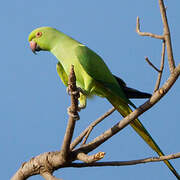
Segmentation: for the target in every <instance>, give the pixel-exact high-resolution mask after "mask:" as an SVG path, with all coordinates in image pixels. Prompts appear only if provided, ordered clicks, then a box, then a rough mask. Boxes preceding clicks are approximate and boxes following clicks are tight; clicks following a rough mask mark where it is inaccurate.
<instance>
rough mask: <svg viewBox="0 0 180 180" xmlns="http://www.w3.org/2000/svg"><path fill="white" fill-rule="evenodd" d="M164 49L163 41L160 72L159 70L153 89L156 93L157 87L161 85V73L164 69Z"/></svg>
mask: <svg viewBox="0 0 180 180" xmlns="http://www.w3.org/2000/svg"><path fill="white" fill-rule="evenodd" d="M165 47H166V44H165V41H163V44H162V52H161V65H160V70H159V74H158V78H157V81H156V85H155V88H154V92H156V91H157V90H158V89H159V86H160V83H161V78H162V73H163V69H164V59H165Z"/></svg>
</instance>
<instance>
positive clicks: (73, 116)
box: [67, 107, 80, 121]
mask: <svg viewBox="0 0 180 180" xmlns="http://www.w3.org/2000/svg"><path fill="white" fill-rule="evenodd" d="M67 112H68V114H69V116H71V117H72V118H74V120H75V121H77V120H79V119H80V117H79V114H78V113H77V112H73V111H72V110H71V107H68V108H67Z"/></svg>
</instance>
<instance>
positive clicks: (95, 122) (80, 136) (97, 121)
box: [70, 107, 116, 150]
mask: <svg viewBox="0 0 180 180" xmlns="http://www.w3.org/2000/svg"><path fill="white" fill-rule="evenodd" d="M115 110H116V109H115V108H114V107H113V108H111V109H110V110H109V111H107V112H106V113H105V114H104V115H102V116H101V117H99V118H98V119H96V120H95V121H94V122H92V123H91V124H90V125H89V126H88V127H87V128H86V129H85V130H84V131H83V132H82V133H81V134H80V135H79V136H78V137H77V138H76V139H75V140H74V141H73V142H72V143H71V146H70V149H71V150H73V149H74V148H75V147H76V146H77V145H78V144H79V143H80V142H81V141H82V139H83V138H84V136H86V135H87V133H88V134H89V133H90V132H91V131H90V130H91V129H93V128H94V127H95V126H96V125H97V124H99V123H100V122H101V121H102V120H104V119H105V118H106V117H108V116H110V115H111V114H112V113H113V112H114V111H115ZM86 139H87V138H86Z"/></svg>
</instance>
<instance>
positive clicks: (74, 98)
mask: <svg viewBox="0 0 180 180" xmlns="http://www.w3.org/2000/svg"><path fill="white" fill-rule="evenodd" d="M68 88H69V91H70V94H71V106H70V112H71V114H69V120H68V124H67V128H66V132H65V135H64V140H63V143H62V148H61V153H62V156H63V157H64V160H65V161H66V160H67V156H68V154H69V152H70V143H71V140H72V136H73V132H74V128H75V122H76V119H75V118H76V117H78V116H79V115H78V97H79V91H78V90H77V87H76V76H75V73H74V66H71V71H70V75H69V80H68Z"/></svg>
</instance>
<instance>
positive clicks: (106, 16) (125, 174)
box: [0, 0, 180, 180]
mask: <svg viewBox="0 0 180 180" xmlns="http://www.w3.org/2000/svg"><path fill="white" fill-rule="evenodd" d="M165 2H166V6H167V13H168V19H169V24H170V28H171V35H172V43H173V49H174V57H175V60H176V64H178V63H179V57H180V51H179V40H180V35H179V29H180V22H179V19H180V15H179V7H180V2H179V0H175V1H167V0H166V1H165ZM137 16H140V20H141V27H142V30H144V31H150V32H153V33H158V34H161V33H162V23H161V17H160V13H159V7H158V3H157V1H144V0H138V1H130V0H127V1H119V0H113V1H103V0H99V1H97V0H91V1H84V0H76V1H67V0H61V1H58V0H53V1H42V0H39V1H35V0H31V1H23V0H19V1H11V2H10V1H3V2H2V3H1V7H0V17H1V29H0V33H1V61H0V83H1V101H0V114H1V120H0V121H1V131H0V139H1V142H2V143H1V148H0V154H1V164H2V166H1V179H4V180H5V179H10V177H11V176H12V175H13V174H14V173H15V172H16V170H17V169H18V168H19V167H20V165H21V164H22V163H23V162H24V161H28V160H29V159H30V158H31V157H33V156H36V155H38V154H40V153H43V152H47V151H55V150H58V149H60V147H61V142H62V139H63V136H64V132H65V127H66V123H67V118H68V116H67V113H66V112H67V107H68V106H69V104H70V98H69V97H68V95H67V94H66V88H65V87H64V85H63V84H62V83H61V81H60V80H59V78H58V76H57V73H56V68H55V66H56V63H57V60H56V58H55V57H54V56H53V55H51V54H50V53H48V52H40V53H38V55H37V56H35V55H34V54H33V53H32V52H31V51H30V48H29V44H28V41H27V38H28V34H29V33H30V32H31V31H32V30H33V29H35V28H37V27H40V26H52V27H55V28H57V29H59V30H61V31H63V32H65V33H66V34H68V35H70V36H72V37H73V38H75V39H76V40H78V41H80V42H82V43H84V44H86V45H87V46H88V47H90V48H91V49H93V50H94V51H95V52H97V53H98V54H99V55H101V57H102V58H103V59H104V60H105V62H106V64H107V65H108V66H109V68H110V69H111V71H112V72H113V73H114V74H116V75H117V76H120V77H121V78H123V79H124V80H125V81H126V82H127V84H128V85H129V86H131V87H135V88H137V89H140V90H144V91H147V92H152V91H153V88H154V85H155V81H156V78H157V73H156V72H155V71H154V70H153V69H152V68H151V67H149V65H148V64H147V63H146V62H145V60H144V57H145V56H148V57H149V58H150V59H151V61H152V62H153V63H154V64H155V65H157V66H158V65H159V63H160V54H161V41H159V40H155V39H151V38H148V37H140V36H138V35H137V34H136V32H135V24H136V17H137ZM163 75H164V76H163V82H164V80H165V79H166V78H167V77H168V76H169V72H168V66H167V62H166V66H165V71H164V74H163ZM179 90H180V84H179V82H177V83H176V84H175V85H174V87H173V88H172V89H171V90H170V91H169V93H168V94H167V95H166V96H165V97H164V98H163V99H162V100H161V101H160V102H159V103H158V104H156V105H155V106H154V107H153V108H152V109H151V110H149V111H148V112H146V113H144V114H143V115H142V116H141V117H140V119H141V121H142V122H143V124H144V125H145V127H147V129H148V130H149V132H150V133H151V134H152V136H153V137H154V139H155V140H156V142H157V143H158V144H159V146H160V147H161V149H162V150H163V151H164V153H165V154H170V153H175V152H179V151H180V143H179V135H180V133H179V127H180V121H179V118H178V114H179V102H178V97H179V96H180V91H179ZM133 102H134V103H136V104H137V105H140V104H141V103H143V102H144V100H134V101H133ZM109 108H111V105H110V104H109V103H108V102H107V100H105V99H101V98H98V97H95V98H93V99H92V100H89V101H88V106H87V108H86V109H85V110H83V111H82V112H81V113H80V116H81V120H80V121H78V122H77V126H76V129H75V136H77V135H78V134H79V133H80V132H81V131H82V130H83V129H84V128H85V127H86V126H87V125H88V124H89V123H90V122H92V121H93V120H95V119H96V118H97V117H99V116H100V115H102V114H103V113H104V112H106V111H107V110H108V109H109ZM120 119H121V116H120V115H119V114H118V113H114V114H113V115H112V116H111V117H110V118H108V119H106V120H105V121H104V123H103V124H101V125H99V126H97V128H96V129H95V130H94V131H93V134H92V135H91V137H90V140H92V139H93V138H94V137H96V136H97V135H99V134H100V133H102V132H103V131H104V130H106V129H107V128H108V127H110V126H112V125H113V124H115V123H116V122H118V121H119V120H120ZM98 151H105V152H106V156H105V158H104V160H105V161H108V160H109V161H110V160H132V159H138V158H144V157H149V156H155V155H156V154H155V153H154V152H153V151H152V150H151V149H150V148H149V147H148V146H147V145H146V144H145V143H144V142H143V140H142V139H141V138H140V137H139V136H138V135H136V133H135V132H134V131H133V130H132V129H131V127H127V128H125V129H124V130H123V131H121V132H120V133H119V134H117V135H116V136H114V137H113V138H112V139H111V140H109V141H108V142H106V143H105V144H103V145H102V146H101V147H99V148H98V149H97V150H95V151H94V152H98ZM172 163H173V165H174V166H175V168H176V169H177V170H178V171H179V173H180V159H177V160H173V161H172ZM55 175H56V176H57V177H60V178H63V179H64V180H67V179H79V180H81V179H84V178H86V179H87V180H89V179H92V178H93V179H99V178H102V175H103V179H104V180H106V179H109V178H112V177H113V179H119V178H121V179H132V178H133V179H146V180H150V179H151V180H152V179H154V180H155V179H156V180H157V179H166V180H171V179H173V178H174V177H173V175H172V173H171V172H170V171H169V170H168V169H167V168H166V166H165V165H164V164H163V163H162V162H161V163H149V164H142V165H136V166H129V167H105V168H102V167H101V168H84V169H73V168H69V169H68V168H67V169H61V170H59V171H56V172H55ZM30 179H33V180H41V179H42V177H40V176H36V177H32V178H30ZM174 179H175V178H174Z"/></svg>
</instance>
